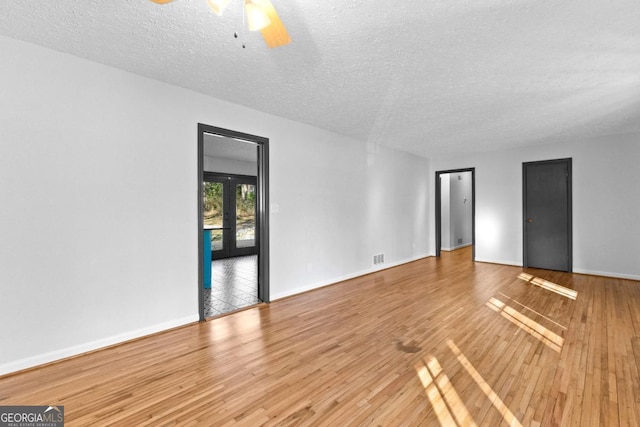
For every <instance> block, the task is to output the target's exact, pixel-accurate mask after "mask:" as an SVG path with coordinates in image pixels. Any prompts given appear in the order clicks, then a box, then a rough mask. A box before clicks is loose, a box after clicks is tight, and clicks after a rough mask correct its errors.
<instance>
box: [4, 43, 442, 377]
mask: <svg viewBox="0 0 640 427" xmlns="http://www.w3.org/2000/svg"><path fill="white" fill-rule="evenodd" d="M0 51H1V52H2V68H0V78H2V81H3V82H5V83H4V84H2V85H1V86H0V132H1V134H0V200H2V209H0V236H2V244H1V245H0V293H1V294H0V341H1V342H2V343H3V344H2V346H0V374H1V373H5V372H10V371H14V370H18V369H21V368H25V367H29V366H33V365H36V364H39V363H43V362H47V361H50V360H55V359H57V358H60V357H64V356H68V355H72V354H77V353H79V352H82V351H86V350H90V349H94V348H98V347H101V346H104V345H108V344H111V343H115V342H120V341H122V340H124V339H128V338H133V337H137V336H140V335H144V334H147V333H151V332H154V331H158V330H162V329H165V328H167V327H171V326H176V325H181V324H185V323H188V322H191V321H195V320H196V319H197V312H198V310H197V266H198V262H197V254H198V252H197V235H198V231H197V230H198V224H197V212H196V204H197V195H196V184H197V123H199V122H200V123H206V124H209V125H213V126H219V127H223V128H228V129H232V130H237V131H242V132H246V133H250V134H255V135H261V136H264V137H267V138H270V158H271V163H270V185H271V201H272V203H273V204H274V205H277V206H278V207H279V209H278V210H279V212H278V213H273V214H272V217H271V230H270V232H271V290H272V297H274V298H278V297H282V296H285V295H290V294H292V293H295V292H298V291H300V290H304V289H309V288H312V287H314V286H318V285H322V284H326V283H331V282H334V281H336V280H338V279H341V278H344V277H349V276H353V275H356V274H358V273H362V272H368V271H371V270H372V269H373V267H372V260H371V258H372V255H373V254H376V253H381V252H384V253H385V255H386V261H387V264H386V265H391V264H394V263H399V262H403V261H407V260H412V259H415V258H418V257H422V256H425V255H428V253H429V247H430V243H429V242H430V237H429V226H428V222H427V218H428V215H429V198H428V194H429V188H430V187H429V185H430V184H429V182H430V180H429V171H430V165H429V161H427V160H425V159H421V158H418V157H415V156H411V155H409V154H404V153H400V152H397V151H393V150H388V149H383V148H381V147H378V146H367V145H366V144H364V143H361V142H358V141H355V140H353V139H350V138H347V137H343V136H338V135H336V134H332V133H330V132H326V131H323V130H320V129H317V128H313V127H310V126H307V125H303V124H300V123H295V122H291V121H288V120H284V119H280V118H277V117H274V116H270V115H267V114H263V113H259V112H256V111H253V110H249V109H247V108H244V107H240V106H238V105H234V104H231V103H227V102H223V101H220V100H216V99H213V98H210V97H206V96H202V95H199V94H196V93H194V92H191V91H188V90H185V89H181V88H177V87H173V86H169V85H166V84H163V83H160V82H157V81H154V80H150V79H146V78H142V77H139V76H136V75H133V74H130V73H127V72H123V71H120V70H116V69H113V68H109V67H106V66H103V65H99V64H96V63H92V62H89V61H86V60H82V59H79V58H76V57H73V56H70V55H66V54H62V53H59V52H55V51H51V50H47V49H44V48H40V47H37V46H34V45H30V44H27V43H23V42H19V41H15V40H13V39H9V38H6V37H0ZM309 264H311V268H309ZM309 270H310V271H309Z"/></svg>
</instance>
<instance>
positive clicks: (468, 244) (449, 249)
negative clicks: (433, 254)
mask: <svg viewBox="0 0 640 427" xmlns="http://www.w3.org/2000/svg"><path fill="white" fill-rule="evenodd" d="M471 245H472V243H465V244H463V245H458V246H454V247H452V248H440V250H441V251H445V252H451V251H455V250H458V249H462V248H466V247H467V246H471Z"/></svg>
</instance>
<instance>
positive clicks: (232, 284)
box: [204, 255, 260, 317]
mask: <svg viewBox="0 0 640 427" xmlns="http://www.w3.org/2000/svg"><path fill="white" fill-rule="evenodd" d="M211 269H212V270H211V277H212V279H211V289H205V290H204V316H205V317H213V316H218V315H220V314H224V313H228V312H230V311H234V310H238V309H240V308H244V307H248V306H251V305H255V304H258V303H259V302H260V300H259V299H258V256H257V255H249V256H243V257H236V258H227V259H221V260H215V261H213V262H212V263H211Z"/></svg>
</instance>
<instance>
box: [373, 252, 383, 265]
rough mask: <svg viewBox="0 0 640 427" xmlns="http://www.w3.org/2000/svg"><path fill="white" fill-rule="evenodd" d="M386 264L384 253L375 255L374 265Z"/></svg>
mask: <svg viewBox="0 0 640 427" xmlns="http://www.w3.org/2000/svg"><path fill="white" fill-rule="evenodd" d="M378 264H384V254H378V255H374V256H373V265H378Z"/></svg>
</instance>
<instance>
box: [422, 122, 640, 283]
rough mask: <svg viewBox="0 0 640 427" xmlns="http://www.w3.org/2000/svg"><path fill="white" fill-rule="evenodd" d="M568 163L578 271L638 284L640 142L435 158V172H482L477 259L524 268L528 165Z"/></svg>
mask: <svg viewBox="0 0 640 427" xmlns="http://www.w3.org/2000/svg"><path fill="white" fill-rule="evenodd" d="M567 157H571V158H573V266H574V271H575V272H582V273H591V274H598V275H608V276H614V277H623V278H632V279H640V256H639V255H638V254H640V223H639V222H638V212H640V185H638V182H640V169H639V168H638V166H637V164H638V160H639V159H640V135H618V136H609V137H603V138H597V139H592V140H584V141H579V142H572V143H550V144H546V145H540V146H536V147H528V148H523V149H516V150H508V151H501V152H492V153H484V154H477V155H469V156H461V157H455V158H445V159H437V160H432V166H433V168H434V170H446V169H459V168H467V167H475V168H476V259H477V260H478V261H490V262H497V263H504V264H514V265H522V163H523V162H529V161H538V160H549V159H558V158H567ZM432 217H433V214H432ZM430 222H431V223H433V221H430Z"/></svg>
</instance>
